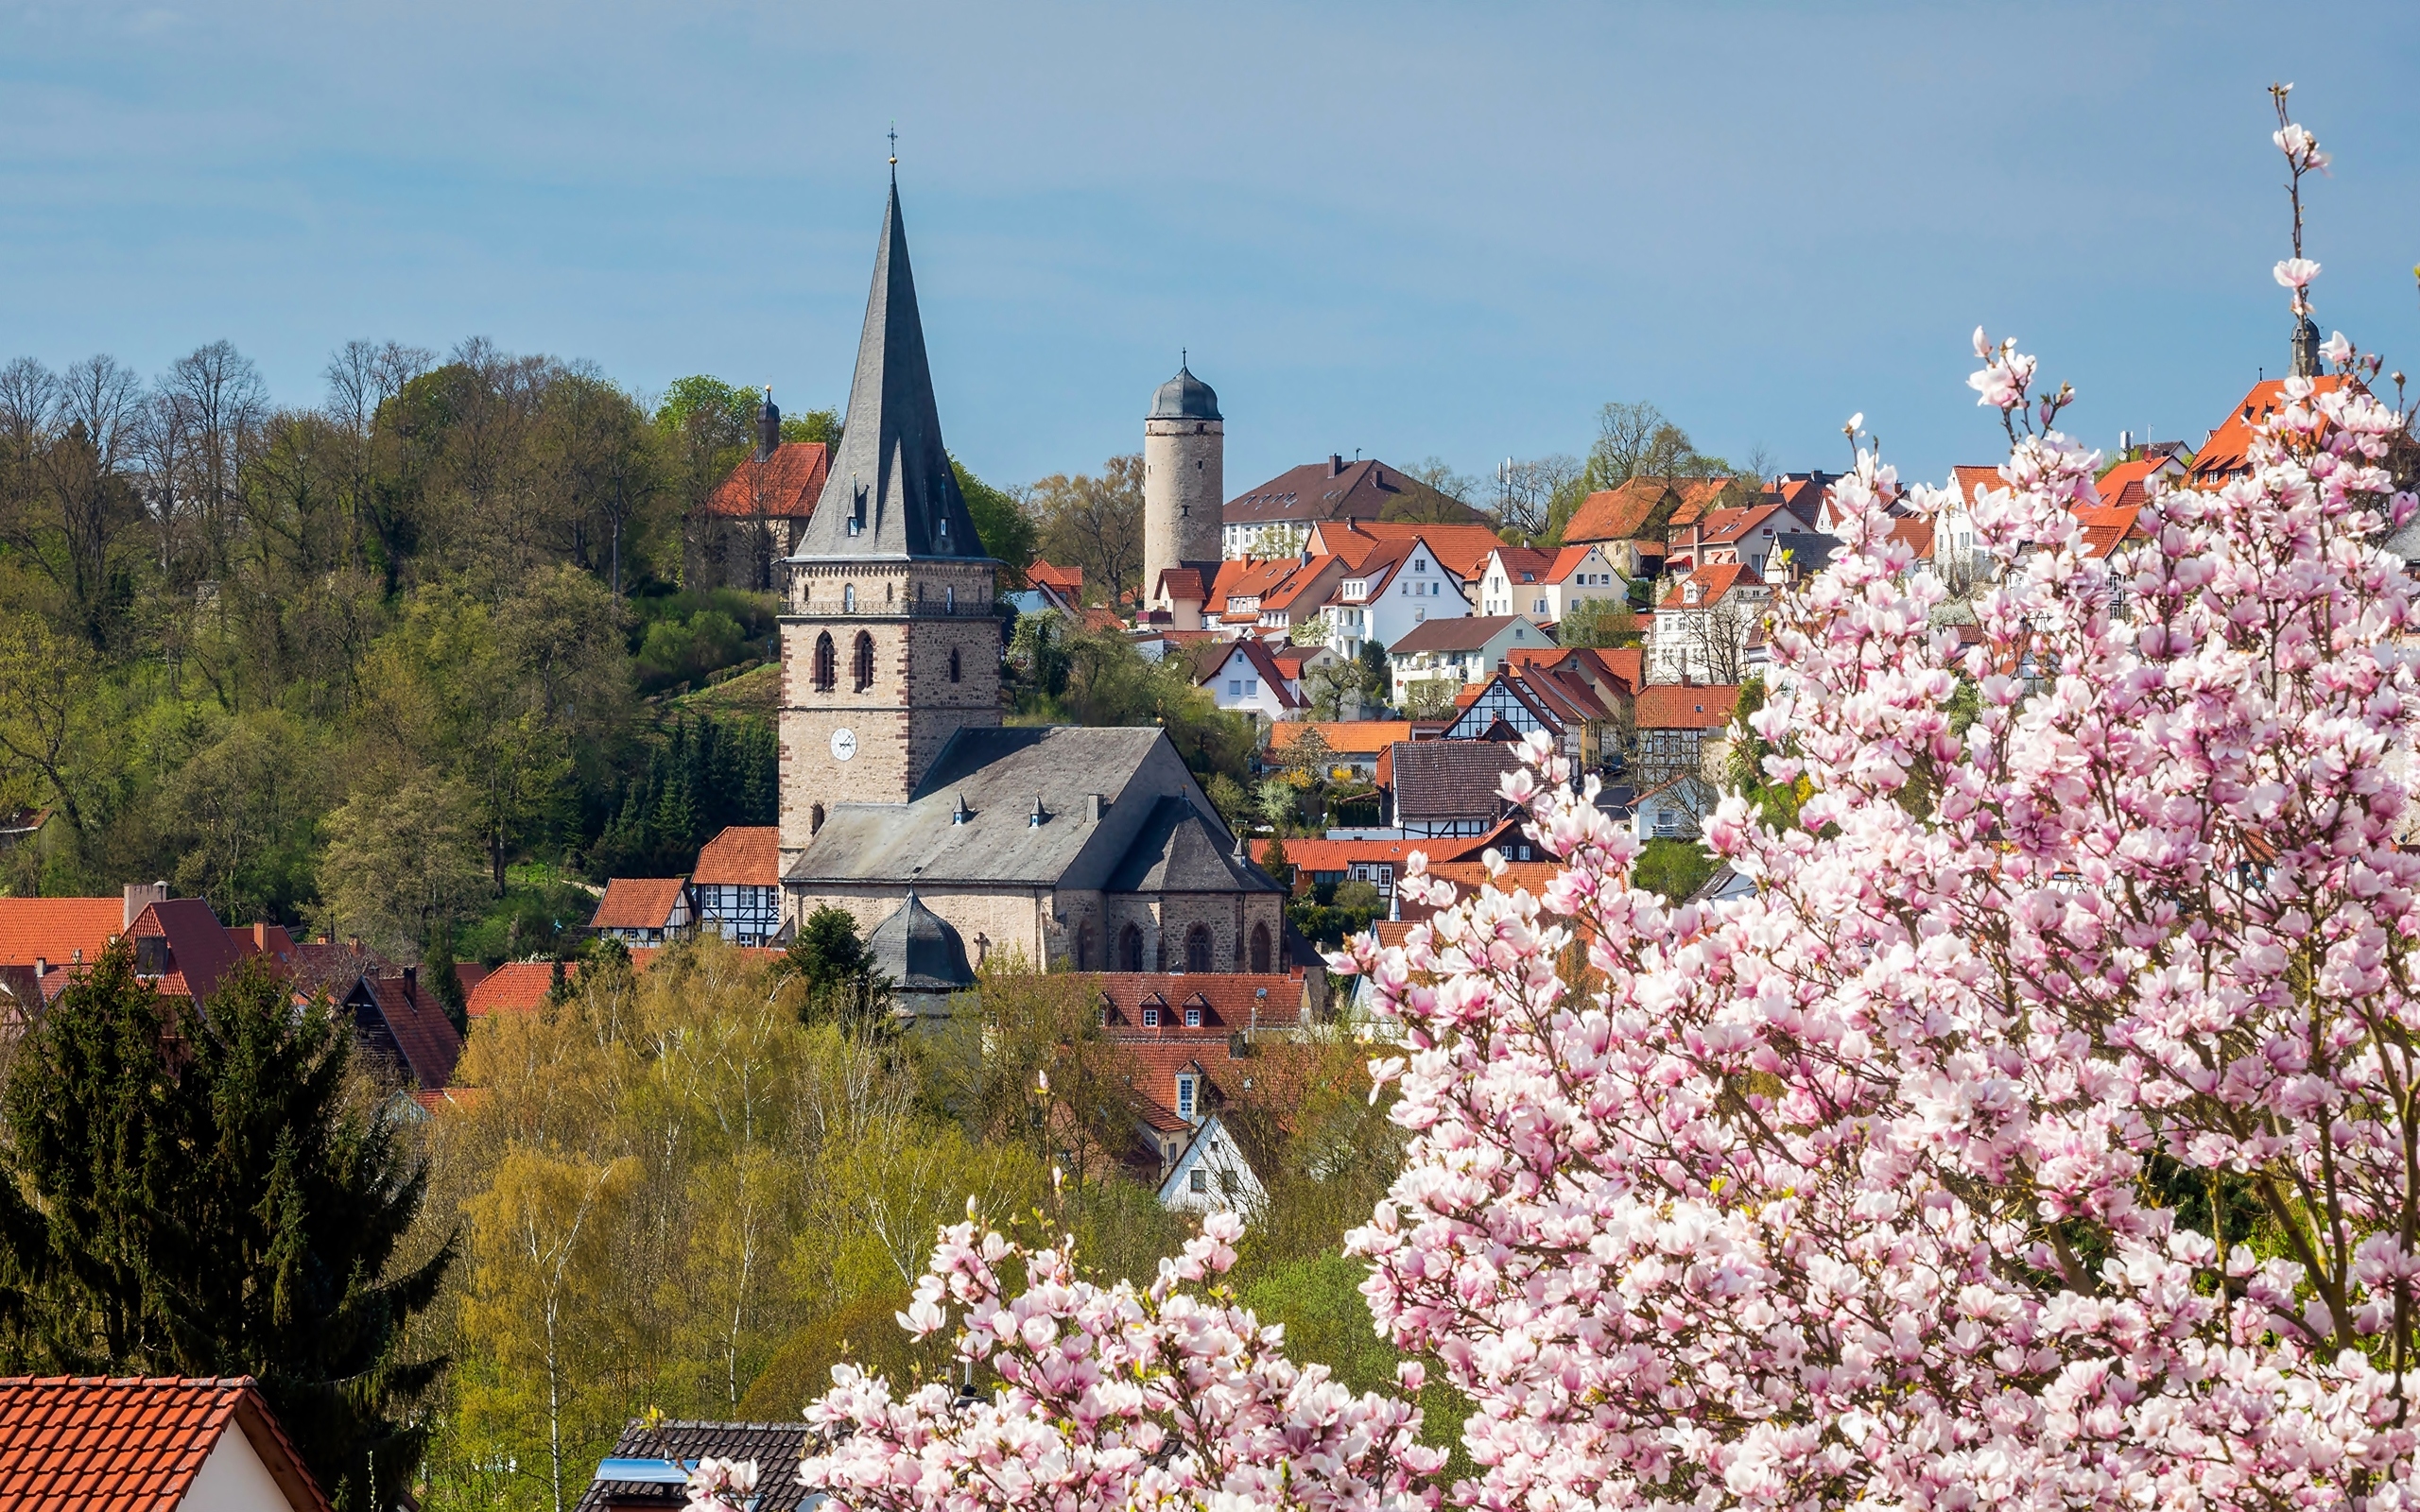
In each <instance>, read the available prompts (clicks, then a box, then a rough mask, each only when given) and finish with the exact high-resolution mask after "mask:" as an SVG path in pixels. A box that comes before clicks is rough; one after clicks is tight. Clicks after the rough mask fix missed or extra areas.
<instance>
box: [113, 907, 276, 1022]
mask: <svg viewBox="0 0 2420 1512" xmlns="http://www.w3.org/2000/svg"><path fill="white" fill-rule="evenodd" d="M126 933H127V935H128V936H130V937H131V938H134V939H146V938H151V937H154V936H158V937H163V938H164V939H166V940H167V942H168V959H167V970H166V971H163V972H161V973H160V977H159V981H158V983H157V986H158V988H159V989H160V991H161V993H162V994H163V995H164V996H167V997H182V998H191V999H193V1001H195V1002H196V1003H204V1002H207V1001H209V998H210V994H212V993H213V992H216V991H217V990H218V983H219V980H220V979H221V978H222V977H224V976H225V975H226V974H227V973H228V972H229V971H233V970H234V968H235V964H236V962H237V961H239V960H241V959H242V954H241V953H240V952H238V951H237V950H236V949H235V944H234V941H233V940H232V939H230V938H229V937H228V932H227V929H226V927H225V926H224V925H222V924H220V923H219V922H218V916H217V915H216V914H215V913H213V912H211V909H210V904H209V902H207V901H205V900H203V899H200V898H169V899H164V900H163V901H161V902H155V903H153V904H151V905H150V906H149V907H147V908H146V909H144V910H143V912H142V914H141V915H139V916H138V917H137V918H136V919H135V920H134V922H133V923H132V924H131V925H130V926H129V927H128V929H127V932H126ZM86 959H87V960H89V959H91V957H89V956H87V957H86Z"/></svg>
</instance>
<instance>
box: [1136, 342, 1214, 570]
mask: <svg viewBox="0 0 2420 1512" xmlns="http://www.w3.org/2000/svg"><path fill="white" fill-rule="evenodd" d="M1226 451H1227V424H1226V421H1223V420H1221V419H1219V396H1218V394H1217V393H1216V392H1215V391H1214V390H1213V389H1212V388H1211V387H1210V386H1209V385H1208V384H1205V383H1203V382H1202V381H1201V379H1199V378H1196V377H1195V376H1193V373H1192V371H1191V370H1190V369H1186V368H1184V367H1179V368H1178V369H1177V374H1176V376H1175V377H1173V378H1171V379H1169V380H1168V381H1167V383H1164V384H1162V385H1160V389H1159V392H1158V393H1156V394H1154V395H1152V396H1151V413H1150V416H1148V417H1147V418H1146V419H1145V420H1144V421H1143V602H1144V603H1145V604H1146V605H1147V606H1148V605H1149V604H1150V602H1151V599H1152V596H1153V595H1154V594H1155V593H1157V592H1158V590H1159V586H1160V574H1161V573H1163V572H1165V571H1167V569H1168V568H1170V567H1174V566H1176V565H1178V564H1179V563H1182V562H1189V561H1217V560H1218V559H1219V527H1220V519H1219V512H1220V510H1221V509H1222V508H1223V507H1225V505H1226V502H1227V493H1226V483H1227V472H1226Z"/></svg>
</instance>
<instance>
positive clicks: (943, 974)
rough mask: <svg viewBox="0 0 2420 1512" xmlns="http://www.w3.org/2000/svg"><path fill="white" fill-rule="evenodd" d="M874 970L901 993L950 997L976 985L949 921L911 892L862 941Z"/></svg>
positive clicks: (971, 969)
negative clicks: (940, 993) (938, 993)
mask: <svg viewBox="0 0 2420 1512" xmlns="http://www.w3.org/2000/svg"><path fill="white" fill-rule="evenodd" d="M866 949H867V951H868V952H870V953H871V954H873V965H874V970H875V971H879V972H881V973H882V974H883V975H885V976H888V977H889V978H890V985H891V986H892V987H894V988H898V989H899V990H900V991H902V992H955V991H957V990H959V988H969V987H973V986H974V985H975V971H974V969H973V968H972V967H969V966H968V965H967V964H966V942H965V941H964V940H962V939H960V938H959V935H958V931H957V930H956V929H955V928H953V927H951V925H950V922H949V920H948V919H943V918H942V916H941V915H939V914H936V913H934V912H933V911H932V910H931V909H929V908H927V907H925V904H924V902H923V901H922V900H921V899H919V898H918V897H917V896H916V889H915V888H913V887H910V888H908V901H907V902H904V903H901V904H900V905H899V909H898V911H897V912H896V913H894V914H892V915H891V916H890V918H889V919H884V920H883V921H882V922H881V923H879V924H876V925H875V926H874V927H873V934H871V935H869V936H866Z"/></svg>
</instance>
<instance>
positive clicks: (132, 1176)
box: [6, 942, 454, 1506]
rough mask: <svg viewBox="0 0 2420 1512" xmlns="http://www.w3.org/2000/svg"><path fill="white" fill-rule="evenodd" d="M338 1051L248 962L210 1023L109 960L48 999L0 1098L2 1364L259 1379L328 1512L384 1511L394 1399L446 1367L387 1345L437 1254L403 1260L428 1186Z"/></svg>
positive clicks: (400, 1457) (394, 1483)
mask: <svg viewBox="0 0 2420 1512" xmlns="http://www.w3.org/2000/svg"><path fill="white" fill-rule="evenodd" d="M353 1054H354V1052H353V1036H352V1031H351V1027H350V1025H349V1024H348V1023H347V1022H344V1021H343V1020H342V1019H340V1018H339V1017H338V1016H337V1014H335V1013H334V1012H333V1011H332V1010H331V1009H330V1008H329V1006H328V1005H327V1004H326V1002H325V1001H324V1000H320V1001H317V1002H314V1003H312V1004H309V1005H305V1006H304V1007H303V1008H302V1009H301V1010H300V1011H297V1010H296V1008H295V1006H294V1001H293V991H292V988H291V987H290V986H289V985H288V984H287V983H286V982H285V980H284V979H283V978H282V977H280V976H279V975H278V974H277V973H276V972H275V971H273V970H271V969H270V968H269V967H268V966H267V965H265V964H263V963H262V962H260V961H258V960H254V961H251V962H247V963H245V964H243V965H241V966H239V967H237V968H236V969H235V971H233V973H231V974H230V975H229V976H228V977H227V978H226V980H225V981H223V982H222V983H221V984H220V986H219V988H218V990H217V991H216V994H215V995H214V996H213V997H212V999H211V1002H210V1005H209V1011H208V1013H207V1014H206V1015H204V1014H201V1013H197V1012H196V1011H194V1009H193V1007H192V1005H190V1004H188V1003H186V1002H185V1001H184V1000H182V999H164V998H161V997H158V996H157V995H156V994H155V993H154V992H153V991H152V989H151V988H150V987H149V986H148V985H147V984H146V983H144V982H142V981H141V980H140V979H138V978H137V976H136V975H135V971H134V960H133V953H132V950H131V948H130V946H129V945H127V944H126V943H124V942H120V943H119V944H117V945H115V946H112V948H111V949H110V950H109V951H108V953H106V954H104V955H103V957H102V958H101V960H100V961H99V962H98V963H96V964H95V967H94V969H93V971H92V972H91V973H90V974H89V975H88V976H86V977H85V978H84V979H83V980H81V981H79V982H78V983H75V984H73V985H71V986H70V987H69V988H67V990H66V991H65V992H63V993H62V994H61V997H60V999H59V1001H58V1003H56V1004H55V1005H53V1006H52V1008H51V1010H50V1012H49V1013H48V1014H47V1015H46V1016H45V1017H44V1019H43V1022H42V1023H41V1024H40V1025H39V1026H38V1027H37V1028H35V1030H34V1031H33V1032H32V1034H31V1035H30V1036H29V1037H28V1039H27V1040H26V1044H25V1045H24V1047H23V1048H22V1049H21V1051H20V1053H19V1056H18V1058H17V1062H16V1065H15V1066H14V1068H13V1070H12V1072H11V1074H10V1076H9V1086H8V1092H7V1098H6V1103H7V1118H8V1125H9V1135H10V1139H9V1163H10V1166H11V1172H10V1174H11V1175H12V1177H14V1179H15V1186H16V1189H17V1190H20V1191H22V1192H23V1193H24V1194H25V1196H24V1197H23V1198H20V1199H17V1204H18V1205H17V1208H16V1211H15V1212H14V1213H13V1214H11V1217H12V1221H11V1222H10V1223H9V1225H8V1233H7V1240H8V1246H9V1257H8V1258H9V1263H10V1265H11V1266H12V1267H13V1269H14V1270H15V1272H16V1274H17V1277H18V1278H19V1280H20V1282H21V1284H23V1285H24V1286H25V1288H26V1295H27V1297H29V1298H30V1300H29V1301H28V1302H27V1303H26V1315H25V1324H26V1326H25V1327H23V1328H22V1329H21V1330H20V1332H19V1333H18V1335H17V1337H16V1339H15V1341H14V1345H15V1350H14V1352H16V1353H17V1354H18V1355H19V1356H20V1364H21V1365H22V1366H27V1367H34V1368H45V1369H57V1370H68V1371H73V1372H76V1373H78V1374H82V1373H107V1374H111V1375H189V1376H209V1375H252V1376H256V1377H258V1378H259V1380H260V1382H261V1386H262V1390H263V1392H264V1393H265V1394H266V1395H267V1396H268V1400H269V1403H270V1405H271V1406H272V1407H273V1408H275V1410H276V1412H277V1415H278V1418H279V1420H280V1421H281V1422H282V1423H284V1424H285V1429H286V1431H287V1432H288V1433H289V1434H291V1435H293V1437H294V1440H295V1443H296V1446H297V1447H298V1448H299V1449H300V1450H301V1451H302V1456H303V1458H304V1459H305V1461H307V1462H308V1463H309V1465H310V1466H311V1469H312V1472H313V1474H314V1475H315V1476H316V1477H317V1478H318V1479H319V1482H320V1485H321V1486H324V1487H326V1488H327V1489H328V1490H329V1491H330V1492H331V1494H332V1496H333V1497H334V1499H335V1500H336V1501H337V1503H338V1504H339V1505H345V1504H350V1505H356V1506H391V1505H394V1504H395V1503H396V1501H397V1499H398V1498H399V1496H400V1495H401V1493H402V1492H403V1491H404V1489H405V1488H406V1486H409V1485H410V1484H411V1481H412V1477H413V1474H414V1472H415V1470H416V1469H417V1467H418V1465H419V1463H420V1459H421V1455H422V1452H423V1449H424V1447H425V1446H424V1440H425V1436H426V1433H427V1429H426V1426H425V1424H424V1422H423V1421H420V1420H418V1419H417V1418H416V1417H415V1415H414V1414H413V1413H412V1412H411V1411H410V1403H411V1402H412V1401H413V1400H414V1399H415V1398H417V1397H418V1396H419V1395H420V1394H421V1393H422V1392H423V1391H424V1390H426V1389H427V1388H428V1386H429V1385H430V1384H431V1383H433V1382H434V1381H435V1380H436V1378H437V1376H438V1374H439V1372H440V1370H441V1368H442V1365H443V1362H442V1361H441V1360H434V1359H424V1358H415V1357H413V1355H412V1353H411V1351H410V1350H408V1349H406V1329H407V1326H408V1324H409V1323H410V1320H411V1319H412V1318H413V1316H414V1315H415V1314H419V1313H421V1312H422V1311H423V1310H424V1309H425V1308H427V1307H428V1305H429V1304H430V1302H431V1301H432V1300H433V1299H434V1298H435V1297H436V1295H437V1291H438V1286H439V1283H440V1282H441V1280H442V1278H443V1277H444V1275H445V1272H446V1269H447V1267H448V1265H449V1264H450V1263H451V1262H452V1259H453V1253H454V1249H453V1245H452V1242H451V1240H450V1239H448V1240H445V1241H444V1242H442V1243H440V1244H438V1245H436V1246H433V1247H432V1248H431V1249H430V1250H429V1252H426V1253H422V1254H418V1255H407V1254H406V1253H405V1251H404V1240H405V1236H406V1231H407V1230H408V1229H410V1228H411V1226H412V1223H413V1219H414V1217H415V1215H416V1214H417V1212H418V1211H419V1208H420V1204H421V1198H422V1192H423V1180H424V1176H423V1168H422V1166H421V1165H420V1163H419V1161H418V1160H417V1159H416V1158H415V1157H414V1156H413V1155H412V1153H411V1150H410V1147H409V1145H408V1143H406V1139H405V1137H404V1134H403V1131H402V1129H401V1127H400V1126H399V1125H396V1124H395V1123H394V1122H392V1120H391V1118H390V1116H389V1114H388V1113H386V1112H385V1111H383V1110H378V1111H372V1110H369V1107H368V1105H366V1104H365V1103H364V1102H363V1101H362V1100H361V1099H359V1098H358V1097H357V1096H356V1095H354V1089H353V1086H352V1077H353V1074H354V1073H353ZM382 1107H383V1105H382Z"/></svg>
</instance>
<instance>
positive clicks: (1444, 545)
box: [1310, 520, 1504, 581]
mask: <svg viewBox="0 0 2420 1512" xmlns="http://www.w3.org/2000/svg"><path fill="white" fill-rule="evenodd" d="M1414 541H1418V542H1421V543H1422V544H1425V545H1426V546H1427V548H1428V555H1430V556H1431V557H1434V558H1437V565H1438V566H1440V567H1443V568H1444V569H1445V570H1446V571H1447V572H1449V573H1452V574H1453V575H1454V576H1457V577H1460V578H1462V579H1464V580H1465V581H1467V580H1468V579H1470V578H1472V577H1475V576H1478V570H1479V567H1480V564H1482V563H1483V562H1485V561H1486V560H1487V557H1488V553H1490V552H1492V551H1495V550H1496V549H1497V548H1498V547H1500V546H1502V545H1503V544H1504V542H1503V541H1502V540H1501V539H1500V538H1499V537H1498V536H1497V535H1496V534H1495V529H1494V527H1492V526H1489V525H1482V524H1454V525H1426V524H1408V523H1403V522H1395V523H1387V522H1382V521H1376V520H1343V521H1334V522H1330V523H1327V524H1322V525H1320V526H1319V527H1318V528H1316V529H1315V530H1313V531H1312V532H1311V539H1310V547H1311V549H1312V550H1313V551H1320V552H1330V553H1333V554H1335V555H1336V556H1339V557H1341V558H1344V562H1345V565H1346V566H1348V567H1350V568H1352V569H1353V570H1354V571H1355V572H1360V571H1362V570H1363V569H1364V567H1366V566H1367V564H1368V563H1369V561H1370V559H1371V558H1373V557H1376V558H1380V559H1381V560H1399V559H1401V558H1402V557H1407V556H1409V555H1410V552H1411V546H1412V543H1413V542H1414ZM1390 547H1392V548H1394V550H1393V552H1392V553H1390V552H1389V550H1388V548H1390Z"/></svg>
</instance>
